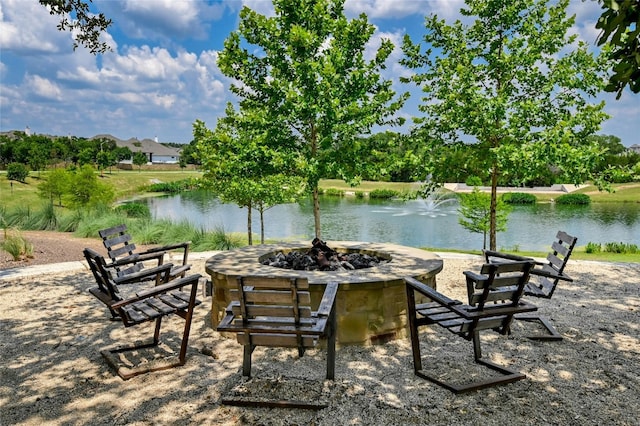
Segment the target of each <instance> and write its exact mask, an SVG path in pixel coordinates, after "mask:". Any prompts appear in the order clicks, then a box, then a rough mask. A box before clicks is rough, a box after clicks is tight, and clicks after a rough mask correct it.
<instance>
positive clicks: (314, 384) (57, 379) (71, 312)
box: [0, 254, 640, 425]
mask: <svg viewBox="0 0 640 426" xmlns="http://www.w3.org/2000/svg"><path fill="white" fill-rule="evenodd" d="M442 256H443V260H444V268H443V271H442V272H441V273H439V274H438V277H437V279H438V291H439V292H441V293H444V294H446V295H447V296H449V297H451V298H456V299H460V300H465V298H466V287H465V286H464V282H462V284H461V280H460V277H461V276H462V271H464V270H479V268H480V266H481V265H482V264H483V263H484V258H483V257H481V256H471V257H469V256H466V257H462V256H456V255H451V257H447V255H446V254H442ZM190 262H191V263H192V264H193V268H192V271H191V272H192V273H201V274H203V273H204V261H203V260H202V259H198V258H197V257H196V256H191V255H190ZM567 273H568V274H569V275H570V276H571V277H572V278H573V282H568V283H563V285H562V286H560V287H558V289H557V290H556V292H555V294H554V297H553V299H550V300H548V301H546V303H545V304H544V313H545V316H546V317H548V318H549V319H550V320H551V321H553V322H554V324H556V326H557V327H558V329H559V331H560V332H561V333H562V335H563V336H564V340H563V341H562V342H560V343H549V342H542V341H534V340H530V339H528V338H527V337H526V336H527V334H528V332H529V331H531V330H529V328H531V327H537V326H538V325H536V323H529V322H524V321H515V322H513V324H512V333H511V334H510V335H507V336H502V335H498V334H495V333H489V334H487V335H486V337H483V348H482V349H483V357H485V358H487V359H489V360H492V361H495V362H499V363H500V364H501V365H507V366H511V367H514V368H515V369H517V370H518V371H519V372H522V373H523V374H526V376H527V379H526V380H521V381H518V382H515V383H511V384H509V385H507V386H498V387H492V388H490V389H484V390H480V391H477V392H471V393H468V394H465V395H463V396H456V395H454V394H452V393H451V392H449V391H448V390H446V389H443V388H441V387H439V386H436V385H435V384H432V383H430V382H427V381H425V380H423V379H421V378H420V377H417V376H415V375H414V372H413V369H412V349H411V343H410V340H409V339H408V338H402V339H396V340H393V341H390V342H387V343H384V344H380V345H371V346H356V345H349V346H340V345H339V346H338V348H337V350H336V362H335V379H334V380H333V381H331V380H325V373H326V372H325V369H324V364H325V363H326V350H324V349H322V348H320V349H311V350H307V352H306V353H305V355H304V356H303V357H301V358H299V357H298V351H297V349H296V348H291V349H282V348H263V347H258V348H256V349H255V352H254V356H255V357H256V359H259V362H256V363H255V364H254V365H253V366H252V367H253V369H252V376H254V377H253V378H251V379H247V378H245V377H243V375H242V350H241V347H240V345H238V343H237V341H236V339H235V338H221V337H220V335H219V333H217V332H215V331H214V330H213V329H212V327H211V313H210V311H209V310H208V309H207V307H208V306H210V296H209V297H203V295H202V294H200V295H199V296H198V298H199V299H201V300H202V302H203V303H202V305H201V306H199V307H198V309H196V310H195V311H194V318H193V323H192V326H191V335H190V338H189V346H188V349H187V357H186V363H185V364H184V365H183V366H182V367H180V368H174V369H171V370H167V371H160V372H155V373H151V374H144V375H141V376H137V377H135V378H133V379H130V380H126V381H124V380H121V379H120V378H119V377H118V376H117V375H115V374H114V373H113V371H112V370H111V369H110V368H109V366H108V365H107V364H106V363H105V362H104V361H103V360H102V357H101V356H100V350H102V349H103V348H104V347H105V346H109V345H110V344H111V343H112V342H115V341H119V340H124V337H125V336H126V338H127V339H128V338H130V337H136V332H137V331H136V329H138V328H140V327H132V328H130V329H125V328H124V327H122V324H121V323H120V322H115V321H105V320H104V319H105V309H104V308H101V307H100V304H98V303H96V300H95V298H94V297H93V296H92V295H91V294H90V293H89V292H88V291H87V290H88V288H89V287H93V286H95V280H94V278H93V277H92V275H91V272H90V271H89V270H81V271H78V270H76V271H69V272H64V271H59V272H56V273H49V274H43V273H41V272H40V271H39V272H38V274H37V275H31V276H28V275H25V276H23V278H12V279H2V278H0V333H2V336H3V339H2V341H1V342H0V377H2V379H1V382H0V400H1V401H2V410H0V424H36V423H46V424H52V425H58V424H60V425H62V424H70V423H76V424H80V423H93V424H105V423H109V424H113V423H118V424H130V423H139V424H144V423H151V422H154V423H157V424H176V423H180V424H221V422H222V424H228V425H240V424H265V423H266V424H291V423H297V424H309V423H314V424H316V425H334V424H336V419H340V421H341V423H342V424H409V425H410V424H416V425H420V424H425V421H428V422H429V423H430V424H465V423H466V424H469V423H473V422H477V421H479V419H481V420H482V422H483V424H488V425H491V424H495V425H498V424H504V423H507V422H508V423H509V424H543V423H549V422H555V423H558V424H578V423H579V424H585V425H590V424H593V425H595V424H612V423H616V424H621V425H626V424H628V425H631V424H635V422H636V420H637V418H639V417H640V407H638V406H637V404H636V401H637V395H638V394H639V393H640V380H639V379H638V377H640V329H639V328H638V317H639V315H640V313H639V312H640V290H639V289H638V285H637V283H638V282H640V265H639V264H614V263H603V262H584V261H575V260H573V261H571V262H569V264H568V266H567ZM183 328H184V321H183V320H182V319H180V318H177V317H176V316H175V315H173V316H170V317H169V319H168V320H166V321H165V322H163V336H164V337H165V340H164V341H163V343H162V345H163V348H166V350H167V352H174V353H175V352H177V351H179V349H180V340H181V336H182V331H183ZM130 333H133V334H130ZM147 334H148V330H140V332H139V337H140V338H144V337H147ZM420 339H421V344H423V345H425V346H424V348H423V355H424V356H429V357H432V359H436V360H442V361H439V362H438V365H437V367H438V368H440V369H441V370H442V372H443V373H444V374H445V375H446V374H449V373H450V372H454V371H455V370H456V369H465V371H469V373H470V374H473V369H474V368H476V367H475V366H474V362H473V348H472V345H470V344H469V342H467V341H465V340H464V339H456V338H452V336H451V334H450V333H449V332H448V331H446V330H444V329H441V328H440V327H435V328H430V330H429V331H427V330H424V331H421V333H420ZM426 349H428V350H426ZM483 373H484V372H483ZM225 395H226V396H228V395H234V396H237V397H243V396H245V397H255V396H259V397H264V398H270V399H277V398H281V399H293V398H292V397H293V396H295V397H296V398H298V399H301V400H303V401H315V402H322V403H326V405H327V407H326V408H324V409H321V410H302V409H295V408H293V409H281V408H255V407H234V406H227V405H224V404H221V402H220V401H221V399H222V397H223V396H225ZM550 406H552V407H553V412H550V411H549V407H550Z"/></svg>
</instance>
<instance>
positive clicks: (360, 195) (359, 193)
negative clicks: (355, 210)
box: [356, 191, 364, 198]
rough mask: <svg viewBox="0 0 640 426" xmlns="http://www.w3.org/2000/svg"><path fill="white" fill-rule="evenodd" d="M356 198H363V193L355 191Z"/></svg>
mask: <svg viewBox="0 0 640 426" xmlns="http://www.w3.org/2000/svg"><path fill="white" fill-rule="evenodd" d="M356 198H364V192H363V191H356Z"/></svg>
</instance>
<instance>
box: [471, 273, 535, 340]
mask: <svg viewBox="0 0 640 426" xmlns="http://www.w3.org/2000/svg"><path fill="white" fill-rule="evenodd" d="M533 265H534V263H533V262H532V261H524V262H505V263H487V264H484V265H482V268H481V269H480V275H478V274H476V273H473V272H469V271H465V273H464V274H465V276H466V278H467V295H468V298H469V305H470V306H471V307H473V308H475V310H477V311H482V312H483V313H486V316H485V317H480V318H479V319H478V320H477V321H470V322H467V323H466V324H465V325H464V326H463V327H462V328H461V330H460V331H461V332H465V331H469V330H471V329H475V330H486V329H490V328H497V327H498V328H500V327H503V328H505V329H506V328H508V327H509V324H510V323H511V319H512V316H513V315H512V314H509V311H510V308H513V307H516V306H518V304H519V303H520V298H521V297H522V295H523V294H524V288H525V286H526V285H527V282H528V281H529V274H530V271H531V269H532V268H533ZM473 308H471V309H469V311H470V312H473V311H474V309H473ZM491 314H494V315H491Z"/></svg>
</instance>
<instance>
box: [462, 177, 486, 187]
mask: <svg viewBox="0 0 640 426" xmlns="http://www.w3.org/2000/svg"><path fill="white" fill-rule="evenodd" d="M464 183H465V184H466V185H467V186H471V187H474V186H482V179H480V177H478V176H469V177H468V178H467V179H466V180H465V181H464Z"/></svg>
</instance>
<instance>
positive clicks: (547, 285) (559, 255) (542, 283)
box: [526, 231, 578, 298]
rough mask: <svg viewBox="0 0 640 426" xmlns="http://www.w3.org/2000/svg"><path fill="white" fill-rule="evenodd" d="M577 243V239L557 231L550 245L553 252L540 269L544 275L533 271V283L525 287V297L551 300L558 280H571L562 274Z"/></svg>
mask: <svg viewBox="0 0 640 426" xmlns="http://www.w3.org/2000/svg"><path fill="white" fill-rule="evenodd" d="M577 242H578V238H576V237H572V236H571V235H569V234H567V233H566V232H564V231H558V233H557V234H556V240H555V241H554V242H553V244H552V245H551V249H552V250H553V251H552V252H551V253H549V254H548V255H547V261H548V263H545V264H544V265H542V268H540V269H541V271H542V272H543V273H544V274H545V275H542V274H539V273H536V269H534V270H533V273H532V276H534V277H535V283H534V282H531V283H530V284H529V286H527V289H526V294H527V295H529V296H537V297H545V298H551V296H553V292H554V291H555V290H556V286H557V285H558V282H559V281H560V280H566V281H571V278H569V277H567V276H566V275H565V274H564V268H565V267H566V266H567V262H568V261H569V257H570V256H571V253H572V252H573V248H574V247H575V246H576V243H577ZM546 275H548V276H546Z"/></svg>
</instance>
